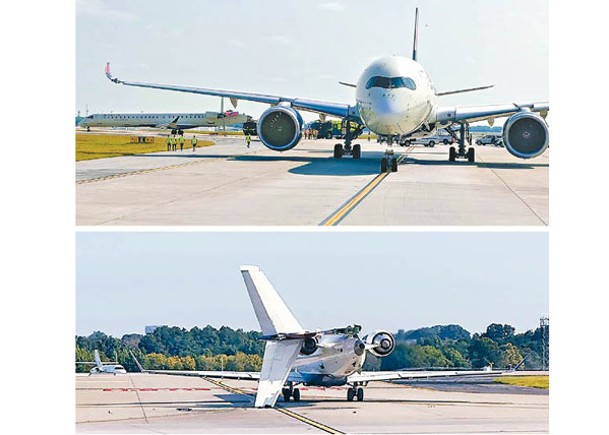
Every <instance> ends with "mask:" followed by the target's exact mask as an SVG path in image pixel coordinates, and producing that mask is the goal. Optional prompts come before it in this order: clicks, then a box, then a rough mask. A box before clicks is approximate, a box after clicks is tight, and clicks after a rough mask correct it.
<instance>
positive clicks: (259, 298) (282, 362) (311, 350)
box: [131, 266, 520, 408]
mask: <svg viewBox="0 0 609 435" xmlns="http://www.w3.org/2000/svg"><path fill="white" fill-rule="evenodd" d="M241 274H242V275H243V280H244V281H245V287H246V288H247V292H248V294H249V297H250V300H251V302H252V306H253V308H254V312H255V313H256V317H257V319H258V323H259V324H260V329H261V330H262V335H261V336H260V337H259V338H260V339H261V340H265V341H266V345H265V349H264V356H263V359H262V371H261V372H232V371H184V370H146V369H145V368H144V367H142V365H141V364H140V363H139V361H138V360H137V359H136V358H135V355H133V353H132V354H131V355H132V356H133V358H134V359H135V362H136V364H137V366H138V368H139V369H140V371H142V372H147V373H154V374H166V375H185V376H203V377H209V378H224V379H242V380H255V381H258V390H257V393H256V399H255V402H254V406H255V407H257V408H263V407H273V406H275V403H276V402H277V399H278V397H279V395H280V394H281V395H283V399H284V401H289V400H290V399H291V398H293V399H294V401H295V402H298V401H300V397H301V396H300V390H299V389H298V388H296V386H297V385H299V384H302V385H307V386H309V385H312V386H320V387H332V386H341V385H349V388H348V389H347V400H349V401H353V400H354V399H357V400H358V401H363V400H364V389H363V387H364V386H366V385H368V382H370V381H389V380H398V379H415V378H431V377H450V376H480V375H489V374H499V373H502V372H500V371H489V370H488V369H485V370H468V371H465V370H461V371H379V372H364V371H362V367H363V365H364V361H365V360H366V354H367V353H368V352H369V353H371V354H372V355H374V356H376V357H379V358H384V357H386V356H388V355H389V354H391V352H393V349H394V348H395V339H394V338H393V335H392V334H391V333H389V332H387V331H383V330H378V331H374V332H372V333H370V334H367V335H365V336H363V337H361V338H360V332H361V329H362V328H361V326H360V325H351V326H347V327H343V328H334V329H329V330H319V329H318V330H307V329H305V328H303V327H302V326H301V324H300V323H299V322H298V320H296V317H294V314H292V312H291V311H290V309H289V308H288V307H287V305H286V304H285V302H284V301H283V299H282V298H281V296H279V294H278V293H277V291H276V290H275V289H274V288H273V285H272V284H271V282H270V281H269V280H268V278H267V277H266V275H265V274H264V272H263V271H262V270H260V268H258V267H257V266H241ZM518 366H520V364H519V365H518ZM518 366H517V367H518ZM517 367H516V368H517ZM516 368H514V369H513V370H515V369H516Z"/></svg>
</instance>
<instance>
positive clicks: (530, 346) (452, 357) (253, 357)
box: [76, 323, 549, 372]
mask: <svg viewBox="0 0 609 435" xmlns="http://www.w3.org/2000/svg"><path fill="white" fill-rule="evenodd" d="M542 332H545V335H546V336H548V335H549V330H545V331H542V329H541V328H537V329H535V330H529V331H526V332H524V333H520V334H516V333H515V328H514V327H512V326H510V325H507V324H498V323H492V324H490V325H489V326H488V327H487V328H486V331H485V332H483V333H474V334H470V333H469V332H468V331H467V330H465V329H463V328H462V327H461V326H459V325H437V326H432V327H425V328H419V329H415V330H409V331H404V330H399V331H398V332H397V333H396V334H395V339H396V347H395V350H394V351H393V353H392V354H391V355H389V356H388V357H386V358H376V357H374V356H373V355H370V354H369V355H368V357H367V358H366V363H365V365H364V370H397V369H409V368H412V369H414V368H431V367H437V368H480V367H485V366H488V365H492V366H493V367H495V368H510V367H514V366H515V365H516V364H518V363H519V362H520V361H521V360H522V358H523V357H524V356H525V355H528V357H527V359H526V361H525V363H524V364H523V366H522V368H526V369H541V368H542V361H544V360H545V363H546V368H547V363H548V361H549V358H548V357H549V355H548V351H547V345H546V346H544V344H543V343H542V336H543V334H542ZM259 336H260V333H259V332H257V331H243V330H242V329H237V330H234V329H231V328H229V327H228V326H222V327H221V328H219V329H216V328H214V327H212V326H209V325H208V326H206V327H204V328H199V327H194V328H192V329H190V330H187V329H184V328H179V327H176V326H161V327H158V328H157V329H156V330H155V331H154V332H153V333H151V334H146V335H141V334H126V335H124V336H123V337H122V338H120V339H119V338H115V337H112V336H108V335H106V334H104V333H103V332H100V331H96V332H94V333H93V334H91V335H89V336H87V337H85V336H76V361H93V351H94V350H95V349H98V350H99V352H100V356H101V359H102V361H116V362H118V363H119V364H121V365H123V366H124V367H125V368H126V369H127V371H138V368H137V365H136V364H135V361H134V360H133V358H132V357H131V354H130V352H129V351H130V350H131V351H132V352H133V353H134V354H135V355H136V357H137V358H138V360H139V361H140V363H141V364H142V365H143V366H144V367H145V368H147V369H167V370H229V371H258V370H260V368H261V366H262V355H263V353H264V341H262V340H259V339H258V337H259ZM544 352H545V355H544ZM544 356H545V358H544ZM89 369H90V367H88V366H83V365H80V364H77V365H76V371H77V372H87V371H88V370H89Z"/></svg>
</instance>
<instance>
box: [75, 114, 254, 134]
mask: <svg viewBox="0 0 609 435" xmlns="http://www.w3.org/2000/svg"><path fill="white" fill-rule="evenodd" d="M251 119H252V117H251V116H248V115H244V114H241V113H239V112H234V111H232V110H228V111H226V112H224V113H218V112H205V113H108V114H95V115H89V116H87V117H85V118H84V119H83V120H82V121H80V123H79V124H78V125H79V127H83V128H86V129H87V130H89V129H90V128H91V127H153V128H162V129H171V133H172V134H176V133H178V134H182V133H183V130H186V129H189V128H196V127H225V126H230V125H235V124H242V123H244V122H247V121H250V120H251Z"/></svg>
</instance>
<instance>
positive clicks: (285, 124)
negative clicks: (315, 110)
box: [257, 106, 303, 151]
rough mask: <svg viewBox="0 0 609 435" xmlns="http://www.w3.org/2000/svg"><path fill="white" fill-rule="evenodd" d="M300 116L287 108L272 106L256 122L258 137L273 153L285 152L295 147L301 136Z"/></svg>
mask: <svg viewBox="0 0 609 435" xmlns="http://www.w3.org/2000/svg"><path fill="white" fill-rule="evenodd" d="M302 124H303V121H302V116H300V113H298V112H297V111H296V110H294V109H292V108H291V107H288V106H273V107H270V108H268V109H266V110H265V111H264V113H263V114H262V116H260V119H259V120H258V126H257V129H258V137H259V138H260V140H261V141H262V143H263V144H264V145H265V146H266V147H267V148H270V149H272V150H273V151H287V150H289V149H292V148H294V147H295V146H296V144H297V143H298V141H300V138H301V136H302Z"/></svg>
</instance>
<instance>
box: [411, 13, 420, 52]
mask: <svg viewBox="0 0 609 435" xmlns="http://www.w3.org/2000/svg"><path fill="white" fill-rule="evenodd" d="M418 42H419V8H416V9H415V11H414V41H413V42H412V60H414V61H416V60H417V43H418Z"/></svg>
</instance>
